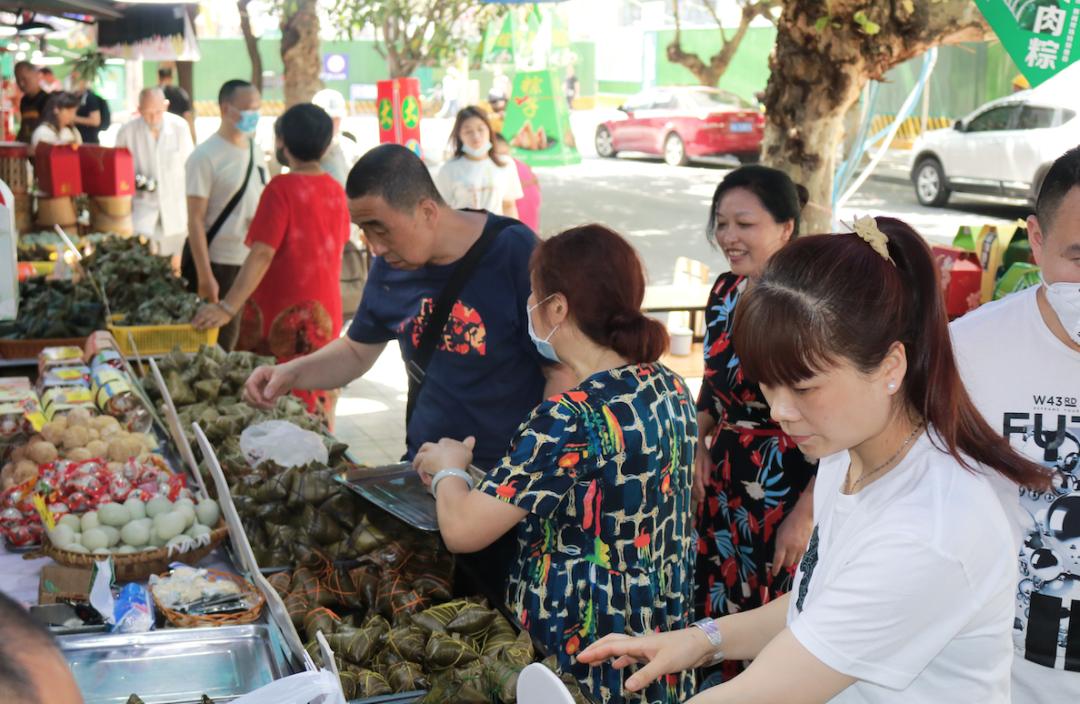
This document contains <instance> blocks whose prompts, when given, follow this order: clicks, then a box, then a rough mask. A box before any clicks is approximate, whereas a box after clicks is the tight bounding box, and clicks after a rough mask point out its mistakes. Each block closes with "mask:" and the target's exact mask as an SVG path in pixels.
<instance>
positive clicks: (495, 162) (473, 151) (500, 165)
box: [435, 106, 524, 218]
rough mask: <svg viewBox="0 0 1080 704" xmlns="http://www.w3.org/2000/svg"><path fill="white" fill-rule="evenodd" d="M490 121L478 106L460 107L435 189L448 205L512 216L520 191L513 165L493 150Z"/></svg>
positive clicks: (515, 212) (514, 213) (515, 168)
mask: <svg viewBox="0 0 1080 704" xmlns="http://www.w3.org/2000/svg"><path fill="white" fill-rule="evenodd" d="M491 135H492V131H491V123H490V122H488V118H487V115H485V114H484V111H483V110H481V109H480V108H478V107H474V106H469V107H467V108H464V109H463V110H461V111H460V112H459V113H458V115H457V120H456V121H455V122H454V130H453V132H451V134H450V146H451V147H452V148H453V151H454V156H453V157H452V158H451V159H450V160H449V161H447V162H446V163H445V164H443V165H442V168H441V169H439V172H438V174H437V175H436V176H435V185H436V186H438V188H439V193H440V194H442V197H443V198H444V199H445V200H446V202H447V203H449V204H450V207H452V208H458V209H460V208H471V209H474V210H486V211H488V212H489V213H493V214H495V215H505V216H507V217H511V218H516V217H517V216H518V213H517V201H518V200H519V199H520V198H521V197H522V196H523V195H524V194H523V193H522V190H521V181H520V180H519V179H518V173H517V167H516V166H514V162H513V161H512V160H510V159H503V158H502V157H500V156H498V155H497V154H496V153H495V147H494V145H493V144H492V138H491Z"/></svg>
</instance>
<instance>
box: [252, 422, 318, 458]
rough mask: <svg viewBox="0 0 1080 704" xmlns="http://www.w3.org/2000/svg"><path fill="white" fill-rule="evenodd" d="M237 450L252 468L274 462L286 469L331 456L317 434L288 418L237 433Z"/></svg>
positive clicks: (254, 426) (260, 424)
mask: <svg viewBox="0 0 1080 704" xmlns="http://www.w3.org/2000/svg"><path fill="white" fill-rule="evenodd" d="M240 451H241V452H243V453H244V457H245V459H247V461H248V464H249V465H251V466H252V467H258V466H259V465H260V464H262V463H263V462H273V463H274V464H276V465H277V466H279V467H281V468H283V469H288V468H289V467H302V466H304V465H306V464H311V463H312V462H319V463H321V464H326V463H327V461H329V459H330V452H329V450H327V449H326V445H325V444H324V443H323V440H322V437H321V436H320V435H318V434H316V433H313V432H311V431H310V430H304V429H303V428H301V427H299V426H297V425H293V424H292V423H290V422H289V421H287V420H268V421H266V422H265V423H259V424H258V425H253V426H251V427H250V428H247V429H246V430H244V432H242V433H240Z"/></svg>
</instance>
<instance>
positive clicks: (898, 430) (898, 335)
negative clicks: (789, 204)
mask: <svg viewBox="0 0 1080 704" xmlns="http://www.w3.org/2000/svg"><path fill="white" fill-rule="evenodd" d="M854 229H855V232H854V233H848V234H837V235H818V236H813V237H804V238H801V239H799V241H797V242H794V243H792V244H791V245H789V246H787V247H785V248H784V249H783V250H781V251H780V252H779V253H778V254H776V255H775V256H774V257H773V258H772V259H771V260H770V262H769V264H768V266H767V267H766V269H765V272H764V273H763V275H762V277H761V279H760V280H759V281H758V283H757V285H756V286H755V287H754V288H753V289H752V290H751V291H749V292H748V293H747V294H746V296H745V298H744V299H743V301H742V302H741V303H740V305H739V309H738V311H737V312H736V314H735V339H736V345H737V347H738V352H739V354H740V356H741V358H742V359H743V368H744V370H745V371H746V373H747V375H748V376H749V377H750V378H751V379H753V380H755V381H756V382H757V383H758V384H760V385H761V389H762V391H763V392H764V393H765V396H766V398H767V399H768V401H769V404H770V406H771V408H772V415H773V418H775V419H776V421H777V422H778V423H780V426H781V427H782V428H783V429H784V431H785V432H786V433H787V434H788V435H789V436H790V437H791V438H792V439H793V440H794V441H795V442H796V443H798V445H799V447H800V448H802V449H803V450H804V451H805V452H806V453H807V454H809V455H812V456H816V457H820V458H821V460H820V462H819V466H818V472H817V480H816V484H815V487H814V524H815V525H814V529H813V534H812V537H811V538H810V543H809V546H808V548H807V551H806V554H805V556H804V557H803V559H802V561H801V563H800V565H799V569H798V573H797V575H796V578H795V584H794V587H793V589H792V592H791V593H790V594H788V595H786V596H784V597H782V598H780V599H778V600H776V601H774V602H771V603H769V604H767V605H765V606H763V607H761V608H758V609H753V610H751V611H747V612H743V613H738V614H734V615H731V616H726V617H724V618H721V619H719V620H711V619H704V620H702V621H699V622H698V623H695V624H694V627H692V628H690V629H686V630H683V631H677V632H672V633H665V634H660V635H655V636H647V637H644V638H634V639H631V638H627V637H625V636H623V635H621V634H619V635H613V636H609V637H608V638H605V639H603V640H602V641H601V642H600V643H598V644H596V645H594V646H592V647H591V648H590V649H589V650H587V651H585V652H583V653H582V654H581V655H580V656H579V658H578V659H579V660H581V661H583V662H588V663H597V662H601V661H605V660H606V659H608V658H615V662H614V665H615V666H620V667H626V666H628V665H630V664H633V663H641V662H647V663H648V664H647V665H645V667H643V668H641V669H640V670H638V671H637V672H635V673H634V674H633V675H632V676H631V677H629V678H628V679H627V683H626V685H627V689H628V690H630V691H636V690H638V689H639V688H640V687H643V686H646V684H647V683H648V682H650V681H651V680H653V679H655V678H656V677H658V676H661V675H663V674H664V673H668V672H678V671H681V670H684V669H686V668H690V667H694V666H696V665H699V664H701V663H703V662H712V661H715V660H716V659H721V658H736V659H752V660H753V663H752V664H751V665H750V666H749V667H748V668H747V669H746V671H745V672H743V673H742V674H741V675H739V676H738V677H736V678H735V679H733V680H732V681H730V682H727V683H725V684H723V685H720V686H719V687H716V688H714V689H710V690H707V691H705V692H703V693H702V694H700V695H699V696H698V697H695V698H694V699H693V700H692V701H693V702H694V703H695V704H704V703H706V702H708V703H714V704H720V703H722V702H779V701H783V702H789V703H795V702H803V703H811V702H814V703H816V702H862V703H864V704H891V703H893V702H895V703H897V704H899V703H901V702H903V703H905V704H906V703H908V702H979V704H1007V703H1008V702H1009V701H1010V697H1009V669H1010V665H1011V662H1012V656H1013V653H1012V640H1011V637H1010V636H1011V631H1012V627H1013V601H1014V600H1013V592H1014V590H1015V589H1016V565H1015V561H1014V557H1013V537H1012V530H1011V528H1010V526H1009V523H1008V519H1007V517H1006V514H1005V511H1004V509H1003V507H1002V505H1001V502H1000V501H999V499H998V497H997V495H996V493H995V489H994V487H993V486H992V480H993V481H996V480H997V478H999V477H1000V478H1003V479H1005V480H1008V481H1011V482H1012V483H1014V484H1017V485H1020V486H1022V487H1026V488H1028V489H1032V490H1036V491H1044V490H1045V489H1046V488H1047V487H1048V486H1049V476H1048V474H1047V473H1046V472H1045V471H1044V470H1043V469H1042V468H1040V467H1039V466H1037V465H1035V464H1033V463H1032V462H1030V461H1028V460H1027V459H1025V458H1023V457H1022V456H1020V455H1019V454H1017V453H1016V452H1015V451H1013V450H1012V449H1011V447H1010V446H1009V444H1008V442H1007V441H1006V440H1005V439H1004V438H1003V437H1002V436H1001V435H999V434H998V433H996V432H995V431H994V430H993V429H992V428H991V427H990V426H989V425H987V423H986V422H985V421H984V420H983V419H982V416H981V415H980V414H979V412H978V411H977V410H976V408H975V407H974V406H973V404H972V401H971V399H970V397H969V396H968V393H967V391H966V390H965V388H964V385H963V383H962V382H961V380H960V376H959V374H958V372H957V368H956V360H955V359H954V357H953V351H952V346H951V344H950V340H949V333H948V329H947V327H946V324H947V322H948V321H947V317H946V314H945V308H944V303H943V300H942V296H941V293H940V289H939V288H938V278H937V277H938V271H937V267H936V266H935V263H934V259H933V257H932V256H931V253H930V250H929V249H928V248H927V246H926V243H925V242H924V241H923V239H922V238H921V237H920V236H919V235H918V233H916V232H915V231H914V230H912V229H911V228H910V227H909V226H907V225H906V224H904V223H902V222H900V221H899V220H893V219H891V218H877V219H876V220H875V219H874V218H870V217H867V218H862V219H860V220H858V221H856V223H855V225H854Z"/></svg>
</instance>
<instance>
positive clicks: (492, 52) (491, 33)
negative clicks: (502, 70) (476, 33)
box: [484, 12, 514, 64]
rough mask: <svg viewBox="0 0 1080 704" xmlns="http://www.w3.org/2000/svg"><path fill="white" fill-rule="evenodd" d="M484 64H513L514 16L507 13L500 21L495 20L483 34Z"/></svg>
mask: <svg viewBox="0 0 1080 704" xmlns="http://www.w3.org/2000/svg"><path fill="white" fill-rule="evenodd" d="M484 63H485V64H512V63H514V14H513V13H512V12H507V13H506V16H505V17H503V18H502V19H501V20H495V21H494V22H492V23H491V24H489V25H488V28H487V30H486V31H485V32H484Z"/></svg>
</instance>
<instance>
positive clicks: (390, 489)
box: [336, 462, 439, 533]
mask: <svg viewBox="0 0 1080 704" xmlns="http://www.w3.org/2000/svg"><path fill="white" fill-rule="evenodd" d="M336 479H337V480H338V481H339V482H341V483H342V484H344V485H345V486H347V487H349V489H351V490H353V491H355V492H356V493H357V494H359V495H360V496H363V497H364V498H365V499H367V500H368V501H370V502H371V503H373V504H375V505H376V506H378V507H379V508H381V509H383V510H384V511H386V512H388V513H390V514H391V515H393V516H396V517H397V518H400V519H401V520H402V521H404V522H405V523H408V524H409V525H410V526H412V527H413V528H418V529H420V530H423V531H427V532H428V533H434V532H435V531H437V530H439V520H438V517H437V515H436V513H435V498H434V497H433V496H432V495H431V492H429V491H428V489H427V487H426V486H424V484H423V482H421V481H420V477H418V476H417V475H416V470H415V469H413V466H412V463H411V462H399V463H397V464H390V465H385V466H382V467H357V468H355V469H350V470H347V471H345V472H342V473H341V474H339V475H338V476H337V477H336Z"/></svg>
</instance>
